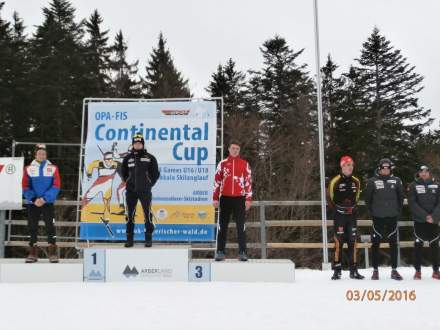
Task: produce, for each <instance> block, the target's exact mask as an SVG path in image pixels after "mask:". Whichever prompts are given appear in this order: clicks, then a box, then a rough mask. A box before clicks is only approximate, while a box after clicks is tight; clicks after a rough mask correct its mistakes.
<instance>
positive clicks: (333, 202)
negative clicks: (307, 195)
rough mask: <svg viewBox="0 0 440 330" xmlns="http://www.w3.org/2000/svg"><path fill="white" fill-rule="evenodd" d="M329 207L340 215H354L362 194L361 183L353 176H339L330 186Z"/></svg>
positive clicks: (332, 180)
mask: <svg viewBox="0 0 440 330" xmlns="http://www.w3.org/2000/svg"><path fill="white" fill-rule="evenodd" d="M327 192H328V201H329V205H330V207H331V208H332V209H334V211H335V212H337V213H339V214H353V211H354V208H355V207H356V204H357V202H358V201H359V196H360V194H361V183H360V181H359V179H358V178H356V177H355V176H353V175H350V176H345V175H343V174H338V175H337V176H335V177H334V178H333V179H331V180H330V183H329V186H328V191H327Z"/></svg>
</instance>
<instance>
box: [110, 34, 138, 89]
mask: <svg viewBox="0 0 440 330" xmlns="http://www.w3.org/2000/svg"><path fill="white" fill-rule="evenodd" d="M127 49H128V46H127V43H126V42H125V39H124V35H123V34H122V31H119V32H118V33H117V34H116V37H115V41H114V43H113V46H112V48H111V50H112V57H111V60H110V67H111V69H112V77H113V78H112V96H113V97H122V98H139V97H141V85H140V81H139V80H138V79H137V72H138V61H136V62H134V63H128V62H127Z"/></svg>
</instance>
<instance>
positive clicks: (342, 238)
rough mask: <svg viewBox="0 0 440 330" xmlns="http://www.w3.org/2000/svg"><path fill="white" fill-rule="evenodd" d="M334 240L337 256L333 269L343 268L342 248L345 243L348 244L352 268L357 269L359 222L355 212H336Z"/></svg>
mask: <svg viewBox="0 0 440 330" xmlns="http://www.w3.org/2000/svg"><path fill="white" fill-rule="evenodd" d="M333 219H334V236H333V238H334V240H335V256H334V259H333V269H335V270H340V269H342V250H343V246H344V243H347V246H348V259H349V266H350V270H354V269H356V252H357V251H356V250H357V247H356V245H357V241H356V240H357V223H356V217H355V216H354V214H341V213H339V212H337V211H335V212H334V215H333Z"/></svg>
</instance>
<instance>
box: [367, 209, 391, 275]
mask: <svg viewBox="0 0 440 330" xmlns="http://www.w3.org/2000/svg"><path fill="white" fill-rule="evenodd" d="M382 240H388V243H389V244H390V255H391V267H392V268H393V269H395V268H397V217H392V218H376V217H373V232H372V233H371V242H372V243H373V244H372V253H371V254H372V261H373V268H374V269H377V268H378V267H379V248H380V242H381V241H382Z"/></svg>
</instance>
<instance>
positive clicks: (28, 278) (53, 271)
mask: <svg viewBox="0 0 440 330" xmlns="http://www.w3.org/2000/svg"><path fill="white" fill-rule="evenodd" d="M82 281H83V264H82V260H80V259H61V260H60V262H59V263H57V264H51V263H49V260H47V259H39V260H38V262H36V263H32V264H26V263H25V262H24V259H0V282H8V283H42V282H45V283H47V282H82Z"/></svg>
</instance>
